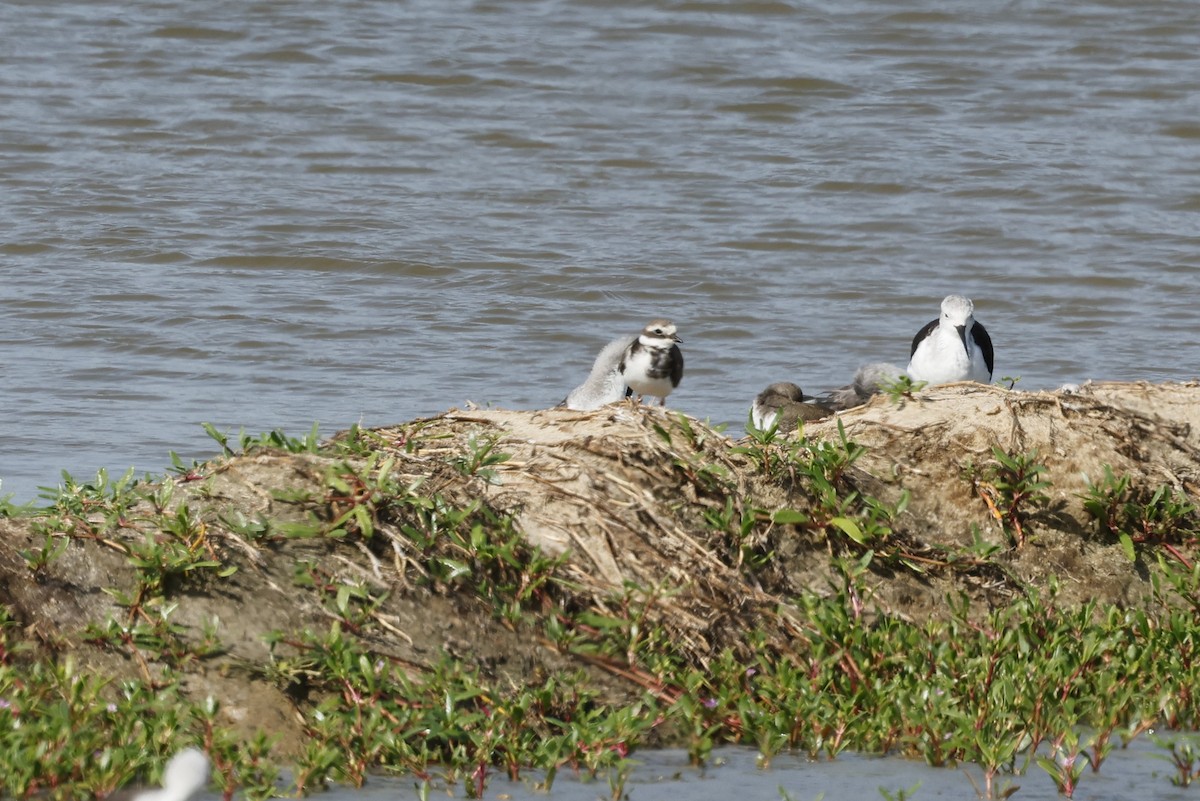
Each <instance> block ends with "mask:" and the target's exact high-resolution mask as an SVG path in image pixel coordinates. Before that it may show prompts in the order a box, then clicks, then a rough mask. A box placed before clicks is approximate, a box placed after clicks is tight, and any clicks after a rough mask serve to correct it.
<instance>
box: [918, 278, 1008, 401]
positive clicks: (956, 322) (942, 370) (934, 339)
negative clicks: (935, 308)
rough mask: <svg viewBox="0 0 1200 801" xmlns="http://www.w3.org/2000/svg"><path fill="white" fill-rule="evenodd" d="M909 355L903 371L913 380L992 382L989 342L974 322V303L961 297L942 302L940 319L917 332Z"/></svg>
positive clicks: (984, 331) (931, 382)
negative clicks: (905, 370)
mask: <svg viewBox="0 0 1200 801" xmlns="http://www.w3.org/2000/svg"><path fill="white" fill-rule="evenodd" d="M909 356H910V358H909V362H908V371H907V372H908V375H909V378H911V379H912V380H913V381H924V382H925V383H927V384H947V383H949V382H951V381H980V382H983V383H985V384H986V383H988V382H989V381H991V380H992V339H991V337H989V336H988V332H987V329H985V328H984V327H983V326H982V325H980V324H979V323H977V322H975V304H974V303H972V302H971V300H970V298H964V297H963V296H962V295H949V296H947V297H946V299H945V300H943V301H942V315H941V317H939V318H938V319H936V320H931V321H930V322H929V324H928V325H926V326H925V327H924V328H922V329H921V330H920V331H918V332H917V335H916V336H915V337H913V341H912V350H911V351H910V353H909Z"/></svg>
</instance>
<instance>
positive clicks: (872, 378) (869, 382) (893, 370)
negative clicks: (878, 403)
mask: <svg viewBox="0 0 1200 801" xmlns="http://www.w3.org/2000/svg"><path fill="white" fill-rule="evenodd" d="M902 375H904V371H903V370H901V369H900V368H899V367H897V366H896V365H894V364H888V363H887V362H871V363H870V364H864V365H863V366H862V367H859V368H858V370H856V371H855V373H854V380H853V381H852V382H850V383H849V384H847V385H846V386H844V387H838V388H837V389H831V390H830V391H829V392H826V393H825V394H824V395H821V396H819V397H818V398H817V401H818V402H819V403H821V404H823V405H825V406H828V407H829V408H831V409H834V410H836V411H839V412H840V411H844V410H846V409H853V408H854V407H855V406H862V405H863V404H864V403H866V402H867V401H868V400H870V399H871V396H872V395H876V394H878V393H879V392H880V391H881V390H882V389H883V387H884V386H885V385H887V384H892V383H895V382H896V381H897V380H898V379H899V378H900V376H902Z"/></svg>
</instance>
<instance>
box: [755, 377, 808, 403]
mask: <svg viewBox="0 0 1200 801" xmlns="http://www.w3.org/2000/svg"><path fill="white" fill-rule="evenodd" d="M803 400H804V393H803V392H801V391H800V387H798V386H796V385H795V384H793V383H792V382H791V381H779V382H776V383H774V384H772V385H771V386H769V387H767V388H766V389H764V390H763V391H762V392H760V393H758V401H757V402H758V404H759V405H760V406H780V405H782V404H784V403H800V402H801V401H803Z"/></svg>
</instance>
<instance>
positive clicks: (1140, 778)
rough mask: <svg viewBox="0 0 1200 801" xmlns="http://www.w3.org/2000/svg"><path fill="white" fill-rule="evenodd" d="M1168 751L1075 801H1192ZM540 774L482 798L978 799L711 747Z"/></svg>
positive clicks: (904, 780) (334, 791)
mask: <svg viewBox="0 0 1200 801" xmlns="http://www.w3.org/2000/svg"><path fill="white" fill-rule="evenodd" d="M1168 753H1169V752H1168V751H1167V750H1166V749H1165V748H1164V747H1160V746H1158V745H1156V744H1154V743H1152V742H1150V740H1149V738H1148V737H1145V736H1143V737H1141V738H1139V739H1136V740H1134V741H1133V742H1132V743H1131V744H1130V746H1129V748H1128V749H1121V748H1120V747H1119V746H1118V747H1117V748H1116V749H1115V750H1114V751H1113V752H1112V753H1111V754H1110V755H1109V756H1108V757H1107V758H1106V759H1105V760H1104V762H1103V763H1102V764H1101V767H1100V771H1099V772H1095V773H1094V772H1092V770H1091V769H1090V768H1085V769H1084V772H1083V773H1082V774H1081V776H1080V778H1079V781H1078V784H1077V786H1076V789H1075V792H1074V795H1073V796H1072V797H1073V798H1074V799H1075V801H1129V799H1135V798H1137V799H1155V801H1186V799H1191V798H1193V797H1194V788H1192V787H1181V786H1177V785H1175V784H1174V783H1173V782H1172V781H1171V777H1172V776H1174V775H1175V770H1174V768H1173V767H1172V764H1171V762H1170V761H1168V760H1166V759H1164V756H1165V755H1166V754H1168ZM544 778H545V777H544V776H543V775H541V774H537V773H536V772H529V773H528V774H526V775H525V776H524V777H522V779H521V780H520V781H518V782H513V781H509V780H508V778H507V777H506V776H504V775H502V774H499V775H497V774H493V775H492V776H490V777H489V778H488V781H487V784H486V786H485V788H484V793H483V796H482V798H484V799H499V801H541V800H543V799H550V801H608V799H612V798H616V797H618V796H615V795H614V790H621V791H623V792H622V793H621V794H620V795H619V798H621V799H622V801H667V800H668V799H680V798H686V799H688V801H729V799H731V798H736V799H744V800H745V801H819V800H820V801H871V799H875V801H883V800H884V799H892V800H893V801H899V800H900V799H909V801H932V800H933V799H947V800H948V801H949V800H952V801H967V800H968V799H971V800H972V801H973V800H974V799H977V798H979V797H980V796H979V795H978V794H977V792H976V791H977V789H978V790H979V791H982V790H983V789H984V786H985V785H984V782H983V775H982V773H981V771H980V770H979V768H978V767H977V766H974V765H962V766H959V767H957V768H955V767H946V768H933V767H929V766H927V765H925V764H924V763H923V762H919V761H914V760H906V759H901V758H899V757H887V758H881V757H869V756H862V755H859V754H854V753H844V754H842V755H840V756H839V757H838V758H836V759H833V760H827V759H819V760H816V761H813V760H809V759H807V758H804V757H800V756H793V755H786V754H785V755H778V756H776V757H775V759H773V760H771V761H770V763H768V764H767V765H765V766H764V765H760V764H758V762H757V751H756V750H755V749H753V748H744V747H729V748H721V749H717V750H716V751H714V752H713V758H712V759H711V760H710V762H709V764H708V765H707V766H706V767H704V768H695V767H692V766H690V765H689V764H688V760H687V755H686V754H685V753H684V752H682V751H676V750H661V751H650V752H641V753H636V754H634V755H633V756H632V757H631V770H630V771H629V773H628V775H627V776H626V777H625V779H624V782H623V783H622V782H621V779H620V776H619V774H613V775H610V776H603V775H602V776H600V777H598V778H594V779H588V778H586V777H580V776H576V775H573V774H572V773H571V772H570V771H569V770H565V769H564V770H563V771H562V772H560V773H559V775H558V777H557V778H556V779H555V780H554V783H553V785H552V786H551V791H550V792H549V793H546V792H545V789H544V787H542V786H541V784H540V783H541V782H543V781H544ZM1013 788H1017V789H1015V790H1014V791H1013V793H1012V795H1011V796H1010V797H1011V798H1013V799H1014V801H1015V800H1016V799H1020V801H1055V800H1056V799H1061V798H1063V796H1061V795H1059V794H1058V791H1057V789H1056V787H1055V784H1054V781H1053V780H1052V779H1051V778H1050V776H1049V775H1048V774H1047V773H1045V771H1043V770H1042V769H1041V768H1040V767H1038V766H1036V765H1032V766H1030V767H1029V768H1028V769H1027V770H1026V771H1025V772H1024V773H1022V774H1020V775H1013V774H999V775H997V776H996V778H995V780H994V785H993V791H994V792H995V793H996V794H997V796H1000V794H1002V793H1003V792H1005V791H1007V790H1011V789H1013ZM326 797H327V798H329V799H330V801H419V800H420V799H423V798H430V799H439V798H468V797H469V796H468V795H467V793H466V792H465V789H464V787H463V784H462V781H461V780H458V779H456V780H455V781H454V782H453V783H452V784H450V785H448V784H447V783H446V782H445V781H444V780H438V779H436V778H435V781H433V782H431V783H430V786H429V788H428V791H427V795H425V796H422V788H421V786H420V782H419V781H417V780H415V779H413V778H412V777H395V778H394V777H385V776H375V777H371V778H370V779H369V780H368V782H367V783H366V784H365V785H364V786H363V787H362V788H361V789H356V790H351V789H347V788H340V787H333V788H330V791H329V793H328V794H327V796H326Z"/></svg>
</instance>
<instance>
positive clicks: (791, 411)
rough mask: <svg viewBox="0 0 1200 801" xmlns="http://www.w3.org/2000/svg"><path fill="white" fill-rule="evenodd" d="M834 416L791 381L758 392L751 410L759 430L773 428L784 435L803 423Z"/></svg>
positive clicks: (775, 384)
mask: <svg viewBox="0 0 1200 801" xmlns="http://www.w3.org/2000/svg"><path fill="white" fill-rule="evenodd" d="M831 414H833V409H831V408H829V407H828V406H826V405H824V404H822V403H819V402H817V400H816V399H815V398H812V397H809V396H808V395H805V394H804V393H803V392H801V391H800V387H798V386H797V385H795V384H793V383H792V382H790V381H779V382H776V383H774V384H771V385H770V386H769V387H767V388H766V389H764V390H763V391H762V392H760V393H758V397H757V398H755V399H754V405H753V406H751V407H750V421H751V422H752V423H754V427H755V428H757V429H759V430H760V431H766V430H767V429H769V428H770V427H771V426H775V429H776V430H777V431H779V432H780V433H781V434H786V433H788V432H789V431H794V430H795V429H796V427H797V426H798V425H799V424H801V423H807V422H808V421H810V420H820V419H821V418H822V417H828V416H829V415H831Z"/></svg>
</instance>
